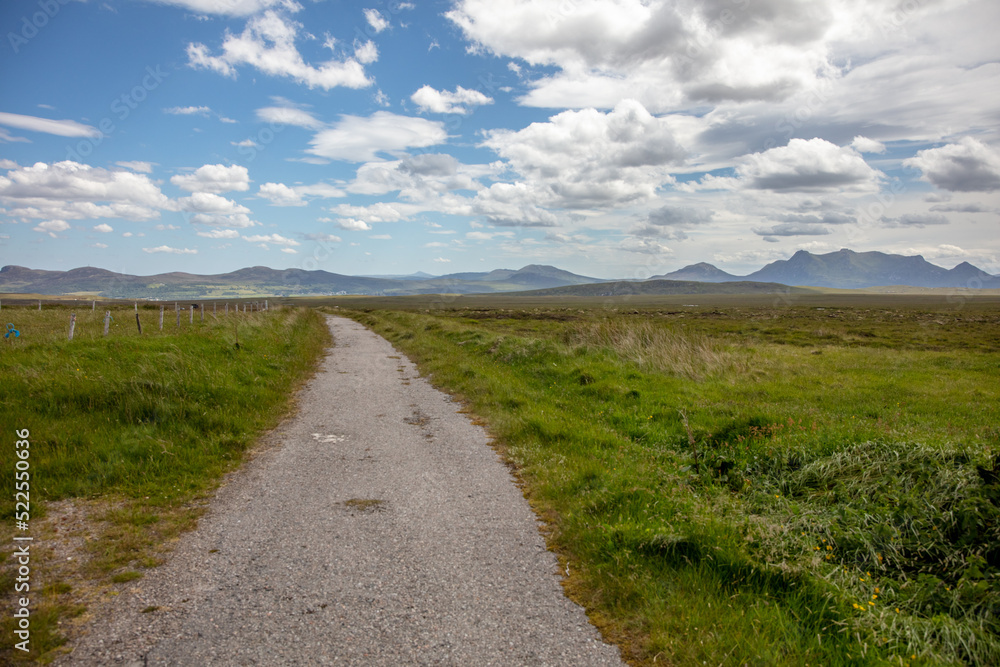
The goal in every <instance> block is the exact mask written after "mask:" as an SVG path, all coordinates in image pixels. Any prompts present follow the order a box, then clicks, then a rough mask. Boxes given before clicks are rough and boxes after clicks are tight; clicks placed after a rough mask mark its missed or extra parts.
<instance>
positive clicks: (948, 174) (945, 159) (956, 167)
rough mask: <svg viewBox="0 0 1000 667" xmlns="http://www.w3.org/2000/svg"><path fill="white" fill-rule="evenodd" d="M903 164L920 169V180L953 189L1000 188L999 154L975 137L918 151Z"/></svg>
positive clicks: (953, 190) (990, 190) (988, 190)
mask: <svg viewBox="0 0 1000 667" xmlns="http://www.w3.org/2000/svg"><path fill="white" fill-rule="evenodd" d="M903 164H904V165H905V166H908V167H914V168H916V169H919V170H920V171H922V172H923V176H922V177H921V178H922V180H925V181H927V182H928V183H933V184H934V185H936V186H937V187H939V188H942V189H944V190H950V191H952V192H993V191H994V190H1000V154H998V153H997V152H996V151H995V150H994V149H993V148H991V147H989V146H987V145H986V144H984V143H982V142H981V141H978V140H977V139H974V138H972V137H963V138H962V140H961V141H959V142H958V143H957V144H948V145H946V146H941V147H940V148H930V149H927V150H923V151H919V152H918V153H917V154H916V156H915V157H912V158H910V159H908V160H904V161H903Z"/></svg>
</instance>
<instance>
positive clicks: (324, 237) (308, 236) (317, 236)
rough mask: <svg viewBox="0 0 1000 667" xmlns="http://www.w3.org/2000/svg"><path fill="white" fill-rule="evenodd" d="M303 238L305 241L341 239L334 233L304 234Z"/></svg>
mask: <svg viewBox="0 0 1000 667" xmlns="http://www.w3.org/2000/svg"><path fill="white" fill-rule="evenodd" d="M305 238H306V240H307V241H316V242H318V243H340V242H341V241H343V239H342V238H340V237H339V236H337V235H336V234H306V235H305Z"/></svg>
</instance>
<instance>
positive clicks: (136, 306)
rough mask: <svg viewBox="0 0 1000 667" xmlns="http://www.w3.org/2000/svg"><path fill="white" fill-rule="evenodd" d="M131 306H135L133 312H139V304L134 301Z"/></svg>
mask: <svg viewBox="0 0 1000 667" xmlns="http://www.w3.org/2000/svg"><path fill="white" fill-rule="evenodd" d="M133 305H135V312H137V313H138V312H139V302H138V301H136V302H135V303H134V304H133Z"/></svg>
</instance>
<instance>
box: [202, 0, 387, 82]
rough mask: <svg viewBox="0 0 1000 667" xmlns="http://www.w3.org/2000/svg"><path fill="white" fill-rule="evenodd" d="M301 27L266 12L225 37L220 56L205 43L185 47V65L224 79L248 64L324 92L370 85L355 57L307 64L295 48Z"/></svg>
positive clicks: (362, 67) (272, 12)
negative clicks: (240, 30)
mask: <svg viewBox="0 0 1000 667" xmlns="http://www.w3.org/2000/svg"><path fill="white" fill-rule="evenodd" d="M301 28H302V25H301V24H299V23H296V22H295V21H291V20H286V19H285V18H283V17H282V16H281V15H279V14H277V13H276V12H274V11H270V10H269V11H266V12H264V14H262V15H259V16H255V17H253V18H251V19H250V20H249V21H247V25H246V28H244V30H243V32H242V33H241V34H239V35H233V34H227V35H226V38H225V40H224V41H223V43H222V54H221V55H218V56H213V55H211V54H210V52H209V49H208V47H207V46H205V45H204V44H195V43H191V44H188V47H187V55H188V64H189V65H190V66H191V67H195V68H198V67H203V68H205V69H209V70H212V71H214V72H218V73H219V74H222V75H224V76H236V68H237V67H239V66H240V65H250V66H251V67H255V68H257V69H258V70H260V71H261V72H263V73H265V74H269V75H271V76H279V77H288V78H291V79H293V80H294V81H297V82H298V83H301V84H304V85H306V86H308V87H309V88H322V89H323V90H330V89H331V88H336V87H338V86H345V87H347V88H365V87H367V86H370V85H371V84H372V81H371V80H370V79H369V78H368V77H367V76H366V75H365V69H364V66H363V65H362V63H361V62H359V61H358V60H356V59H354V58H347V59H346V60H336V59H332V60H328V61H326V62H324V63H320V64H319V65H318V66H313V65H309V64H307V63H306V62H305V61H304V60H303V59H302V54H300V53H299V51H298V49H297V48H296V47H295V39H296V37H297V35H298V31H299V30H300V29H301Z"/></svg>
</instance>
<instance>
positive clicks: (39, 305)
mask: <svg viewBox="0 0 1000 667" xmlns="http://www.w3.org/2000/svg"><path fill="white" fill-rule="evenodd" d="M41 309H42V300H41V299H39V300H38V310H41Z"/></svg>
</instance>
